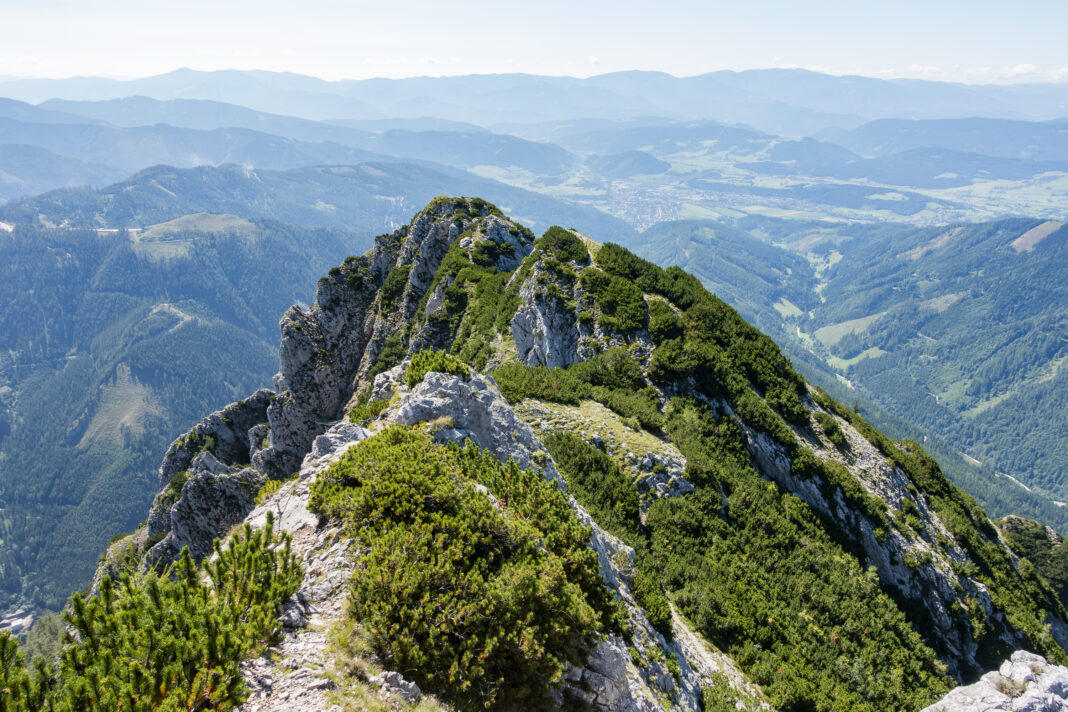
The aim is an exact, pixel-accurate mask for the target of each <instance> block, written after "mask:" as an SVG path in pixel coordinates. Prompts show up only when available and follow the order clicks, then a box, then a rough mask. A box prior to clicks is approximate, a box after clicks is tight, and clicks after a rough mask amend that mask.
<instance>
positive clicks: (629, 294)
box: [580, 267, 646, 334]
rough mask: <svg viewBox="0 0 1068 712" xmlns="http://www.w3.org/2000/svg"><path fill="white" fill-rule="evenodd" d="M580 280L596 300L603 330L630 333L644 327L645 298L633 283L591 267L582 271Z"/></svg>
mask: <svg viewBox="0 0 1068 712" xmlns="http://www.w3.org/2000/svg"><path fill="white" fill-rule="evenodd" d="M580 281H581V282H582V288H583V289H585V290H586V291H587V292H588V293H589V294H590V296H592V297H593V298H594V300H595V301H596V302H597V307H598V309H599V311H600V316H599V321H600V323H601V326H603V327H604V328H605V329H607V330H609V331H613V332H616V333H619V334H631V333H634V332H635V331H638V330H639V329H641V328H643V327H644V326H645V319H646V308H645V297H644V295H643V294H642V290H641V289H639V288H638V287H637V286H635V285H634V283H633V282H628V281H627V280H625V279H622V278H620V277H616V276H615V275H611V274H608V273H607V272H602V271H601V270H599V269H596V268H592V267H591V268H589V269H586V270H583V271H582V276H581V277H580Z"/></svg>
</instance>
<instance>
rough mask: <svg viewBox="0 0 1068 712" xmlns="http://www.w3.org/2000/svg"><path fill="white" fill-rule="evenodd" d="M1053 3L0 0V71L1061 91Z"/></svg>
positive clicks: (1067, 20)
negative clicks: (783, 80) (863, 80)
mask: <svg viewBox="0 0 1068 712" xmlns="http://www.w3.org/2000/svg"><path fill="white" fill-rule="evenodd" d="M1065 27H1068V2H1066V1H1065V0H1017V1H1016V2H1012V3H1009V2H1005V0H999V1H997V2H992V1H989V0H922V1H921V0H894V1H893V2H889V1H887V0H818V1H815V2H812V1H809V2H806V1H804V0H792V1H791V0H744V1H739V0H733V1H731V2H721V1H719V0H712V1H706V2H699V1H691V0H683V1H678V0H658V1H657V2H649V1H648V0H645V1H644V2H631V1H630V0H615V1H614V2H602V1H601V0H593V1H589V2H583V1H582V0H569V1H564V0H540V1H538V0H535V1H531V0H524V1H522V2H518V1H514V0H496V1H484V0H476V1H465V0H452V1H450V2H442V1H440V0H439V1H438V2H415V1H413V0H374V1H373V2H369V1H368V0H346V1H342V0H302V1H301V2H292V1H290V2H282V1H280V0H255V1H253V0H234V1H230V2H227V1H225V0H216V1H215V2H206V1H205V0H185V1H184V2H167V3H162V2H153V1H152V0H139V1H133V0H94V1H93V2H85V1H84V0H33V2H26V1H25V0H17V1H12V0H0V76H9V77H14V76H20V77H68V76H76V75H102V76H111V77H121V78H132V77H142V76H149V75H153V74H161V73H164V72H167V71H170V70H173V69H177V68H179V67H191V68H193V69H200V70H213V69H266V70H273V71H291V72H296V73H300V74H309V75H313V76H318V77H322V78H324V79H331V80H333V79H364V78H369V77H406V76H420V75H429V76H440V75H456V74H474V73H478V74H482V73H504V72H526V73H531V74H550V75H570V76H580V77H582V76H590V75H593V74H602V73H606V72H613V71H621V70H630V69H644V70H660V71H665V72H668V73H671V74H674V75H676V76H690V75H694V74H701V73H704V72H709V71H716V70H720V69H735V70H741V69H751V68H764V67H805V68H808V69H813V70H816V71H822V72H827V73H831V74H863V75H867V76H876V77H916V78H925V79H938V80H948V81H961V82H971V83H988V82H1017V81H1058V82H1068V42H1065V41H1064V38H1063V34H1064V28H1065Z"/></svg>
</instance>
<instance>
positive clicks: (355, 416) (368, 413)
mask: <svg viewBox="0 0 1068 712" xmlns="http://www.w3.org/2000/svg"><path fill="white" fill-rule="evenodd" d="M388 407H389V399H388V398H377V399H375V400H369V401H367V402H366V403H359V404H357V405H356V407H355V408H353V409H352V411H351V412H350V413H349V422H350V423H366V422H367V421H369V420H374V419H375V418H377V417H378V416H380V415H382V413H383V411H385V409H386V408H388Z"/></svg>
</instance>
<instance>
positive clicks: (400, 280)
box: [378, 263, 412, 314]
mask: <svg viewBox="0 0 1068 712" xmlns="http://www.w3.org/2000/svg"><path fill="white" fill-rule="evenodd" d="M411 271H412V264H411V263H408V264H406V265H397V266H396V267H394V268H393V269H391V270H390V271H389V274H387V275H386V279H385V280H384V281H383V282H382V289H381V290H380V291H379V293H378V311H379V313H380V314H385V313H386V312H388V311H390V310H391V309H393V307H395V306H396V305H397V298H398V297H399V296H400V295H401V294H402V293H403V292H404V288H405V287H406V286H408V275H409V274H410V273H411Z"/></svg>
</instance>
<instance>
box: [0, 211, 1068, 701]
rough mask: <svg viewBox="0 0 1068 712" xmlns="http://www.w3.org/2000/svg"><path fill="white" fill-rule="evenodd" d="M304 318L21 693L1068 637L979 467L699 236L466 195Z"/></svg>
mask: <svg viewBox="0 0 1068 712" xmlns="http://www.w3.org/2000/svg"><path fill="white" fill-rule="evenodd" d="M281 332H282V342H281V349H280V372H279V374H278V375H277V376H276V378H275V384H274V388H273V389H272V390H267V389H265V390H261V391H258V392H257V393H255V394H253V395H252V396H250V397H249V398H246V399H245V400H243V401H240V402H237V403H234V404H232V405H230V406H228V407H227V408H226V409H224V410H222V411H219V412H217V413H213V414H212V415H210V416H208V417H207V418H205V419H204V420H202V421H201V422H200V423H198V424H197V425H195V426H194V427H193V428H192V429H191V430H190V431H189V433H187V434H186V435H184V436H182V437H181V438H179V439H178V440H176V441H175V442H174V443H173V444H172V445H171V447H170V449H169V450H168V452H167V453H166V456H165V457H164V460H163V463H162V465H161V467H160V471H159V475H160V481H159V484H160V492H159V494H158V495H157V497H156V500H155V502H154V503H153V505H152V509H151V512H150V515H149V518H148V520H147V522H146V523H145V525H144V526H143V527H142V528H141V529H140V530H139V531H138V532H136V533H134V534H133V535H130V536H129V537H127V538H125V539H122V540H120V541H118V542H116V543H115V544H113V545H112V546H111V547H110V548H109V550H108V552H107V553H106V554H105V556H104V557H103V561H102V564H101V566H100V568H99V570H98V572H97V577H96V581H95V582H94V587H93V588H94V592H95V593H96V594H97V595H96V596H95V597H93V598H90V599H88V600H83V599H82V598H80V597H75V599H74V601H73V603H72V612H71V621H72V624H73V625H74V627H75V629H76V630H77V631H78V633H79V635H78V636H75V639H74V640H73V641H72V642H71V643H69V644H68V646H67V648H66V649H65V651H64V653H63V656H62V661H61V663H60V673H61V674H60V675H59V676H58V678H57V677H51V678H48V677H47V676H46V675H45V673H44V672H41V673H39V675H38V677H37V678H36V679H34V678H33V676H32V675H30V674H28V673H25V674H22V676H21V677H20V676H19V674H18V673H17V672H16V671H15V669H14V668H12V667H5V668H3V669H2V671H3V673H4V676H5V677H4V678H0V682H8V683H9V684H11V685H13V686H14V689H21V690H25V691H26V692H25V695H24V696H23V697H13V698H12V699H16V700H21V699H26V700H29V702H27V703H26V704H25V705H24V706H23V707H18V706H16V707H14V709H17V710H22V709H38V707H35V706H33V703H32V700H33V699H48V700H53V701H55V706H56V708H58V709H62V708H63V707H62V705H64V704H66V705H67V706H68V707H71V708H76V709H85V708H91V709H111V707H107V706H106V705H104V704H103V703H99V702H96V703H93V702H92V701H93V700H94V699H109V700H120V699H123V700H129V703H128V708H130V709H154V708H156V707H158V706H159V705H160V704H166V705H169V706H170V707H168V708H174V709H194V708H195V709H220V710H221V709H231V708H233V707H234V706H235V705H237V704H243V705H244V706H243V709H246V710H280V709H308V710H311V709H365V708H366V709H379V708H384V707H387V706H388V707H389V708H391V709H408V708H413V709H414V708H415V707H416V706H417V705H418V706H419V709H434V708H438V707H440V708H443V709H478V708H492V709H535V708H536V709H542V708H553V707H568V708H570V707H582V708H594V709H603V710H658V709H672V708H680V709H685V710H694V711H695V712H696V710H701V709H704V710H727V709H740V708H744V709H753V710H755V709H771V708H775V709H783V710H801V709H815V710H841V709H850V710H890V709H919V708H921V707H924V706H925V705H928V704H931V703H932V702H935V701H936V700H937V699H938V698H939V697H941V696H942V695H943V694H944V693H945V692H946V691H947V690H949V689H950V688H951V687H953V686H954V684H956V683H957V682H971V681H973V680H975V679H976V678H978V677H979V676H980V675H981V674H982V673H983V672H984V671H986V670H990V669H992V668H996V667H997V666H998V665H1000V664H1001V661H1002V660H1004V659H1006V658H1008V657H1009V656H1010V655H1012V654H1013V653H1014V651H1018V650H1021V649H1025V650H1028V651H1030V652H1031V653H1033V654H1037V655H1033V656H1031V657H1027V658H1026V659H1025V658H1023V657H1020V656H1019V655H1013V657H1012V661H1015V662H1014V663H1013V664H1016V662H1020V661H1023V662H1020V664H1023V663H1024V662H1027V661H1032V662H1034V661H1035V660H1036V659H1037V657H1038V655H1042V656H1045V658H1046V659H1047V660H1048V661H1049V663H1052V665H1050V668H1051V669H1056V668H1055V665H1056V664H1064V663H1066V662H1068V655H1066V654H1065V646H1068V627H1066V620H1068V614H1066V612H1065V609H1064V607H1063V605H1062V603H1061V602H1060V601H1059V600H1058V598H1057V596H1056V594H1055V592H1054V591H1053V589H1052V588H1051V587H1050V586H1049V585H1048V584H1047V583H1046V581H1045V580H1044V579H1043V578H1042V577H1041V576H1040V575H1039V574H1038V573H1036V570H1035V566H1033V565H1032V564H1031V562H1029V561H1027V560H1026V559H1021V558H1019V557H1018V556H1017V555H1016V554H1015V553H1014V552H1013V551H1012V550H1011V549H1010V548H1009V547H1008V546H1007V545H1006V544H1005V543H1004V542H1003V541H1002V539H1001V537H1000V535H999V532H998V530H997V529H996V528H995V527H994V525H993V524H992V523H991V522H990V521H989V519H988V518H987V517H986V515H985V513H984V512H983V511H982V510H981V509H980V508H979V507H978V506H977V505H976V504H975V502H974V500H973V499H972V498H971V497H970V496H968V495H967V494H965V493H963V492H962V491H961V490H959V489H958V488H956V487H955V486H954V485H953V484H951V483H950V482H949V481H948V480H947V479H946V478H945V477H944V476H943V475H942V473H941V472H940V470H939V468H938V466H937V464H936V463H935V462H934V460H933V459H931V458H930V457H929V456H927V455H926V454H925V453H924V452H923V451H922V449H921V448H920V447H919V446H918V445H917V444H916V443H913V442H895V441H891V440H890V439H888V438H886V437H885V436H883V435H882V434H881V433H879V432H878V431H876V430H875V429H873V428H872V427H871V426H869V425H868V424H867V423H866V422H865V421H864V420H863V419H862V418H861V417H860V416H859V415H858V414H857V413H855V412H853V411H851V410H849V409H847V408H844V407H842V406H841V405H839V404H838V403H836V402H834V401H833V400H832V399H830V398H829V397H828V396H827V395H826V394H825V393H823V392H822V391H820V390H819V389H815V388H813V387H811V386H809V385H808V384H807V383H806V382H805V381H804V379H803V378H801V377H800V376H799V375H798V374H797V373H796V372H795V371H794V370H793V368H792V367H791V365H790V363H789V362H788V361H787V360H786V359H785V358H784V357H783V356H782V354H781V353H780V351H779V349H778V347H777V346H776V345H775V344H774V343H773V342H772V341H771V340H770V339H769V338H767V337H766V336H764V335H763V334H761V333H760V332H758V331H757V330H756V329H754V328H753V327H752V326H750V325H749V324H748V323H746V322H745V321H744V320H743V319H742V318H741V317H739V316H738V314H737V313H736V312H735V311H734V310H733V309H731V308H730V307H729V306H728V305H726V304H725V303H723V302H722V301H720V300H719V299H717V298H716V297H715V296H713V295H711V294H709V293H708V292H707V291H706V290H705V289H704V288H703V287H702V286H701V284H700V282H699V281H698V280H697V279H696V278H694V277H693V276H691V275H689V274H687V273H685V272H683V271H682V270H680V269H678V268H669V269H666V270H665V269H661V268H659V267H657V266H655V265H653V264H652V263H649V262H646V261H644V260H641V259H639V258H638V257H636V256H635V255H633V254H632V253H630V252H628V251H627V250H625V249H623V248H621V247H619V246H618V245H615V244H611V243H605V244H598V243H596V242H594V241H592V240H589V239H588V238H585V237H584V236H583V235H581V234H580V233H578V232H576V231H574V230H569V229H564V228H560V227H553V228H550V229H549V230H547V231H546V232H545V233H544V235H542V236H541V237H540V238H536V237H535V235H534V234H533V233H531V232H530V231H529V230H528V229H526V228H524V227H523V226H522V225H519V224H518V223H516V222H514V221H512V220H510V219H509V218H507V217H506V216H504V215H503V214H501V212H500V211H499V210H497V209H496V208H495V207H494V206H493V205H491V204H489V203H486V202H485V201H482V200H479V199H472V198H450V197H441V198H437V199H435V200H434V201H433V202H431V203H430V204H429V205H428V206H427V207H426V208H424V209H423V210H422V211H420V212H419V213H418V214H417V215H416V216H415V217H414V218H413V219H412V221H411V223H410V224H408V225H406V226H404V227H402V228H400V229H399V230H397V231H395V232H393V233H391V234H388V235H382V236H379V237H378V238H376V240H375V244H374V247H373V249H372V250H370V251H369V252H368V253H366V254H365V255H363V256H360V257H350V258H348V259H346V260H345V261H344V262H343V264H341V265H339V266H338V267H335V268H334V269H332V270H330V272H329V274H327V275H326V276H324V277H323V278H322V279H320V281H319V285H318V290H317V295H316V300H315V303H313V304H312V306H311V307H310V308H307V309H304V308H300V307H293V308H291V309H290V310H289V311H287V312H286V314H285V315H284V316H283V318H282V320H281ZM235 530H236V534H234V535H233V536H232V537H230V538H229V541H230V542H231V543H230V544H229V545H228V546H227V547H220V546H219V545H218V544H217V543H216V544H213V541H214V540H216V539H220V538H221V539H223V540H226V539H227V538H228V534H230V532H231V531H235ZM137 562H140V566H139V567H138V566H132V567H131V564H137ZM198 563H199V565H200V566H201V567H202V568H201V569H200V571H201V573H200V574H199V575H198V573H197V569H196V567H197V564H198ZM150 564H151V565H150ZM164 567H171V568H170V569H167V570H169V571H171V572H172V574H174V575H173V576H172V577H171V578H167V577H162V578H157V577H155V574H154V573H152V572H153V571H156V570H160V569H161V568H164ZM131 569H134V570H136V571H135V572H134V573H133V574H131V573H130V571H131ZM124 571H125V573H124ZM202 578H203V579H206V580H208V582H209V583H210V586H206V585H205V584H204V583H201V580H202ZM114 581H119V582H121V583H114ZM167 596H172V598H167ZM160 600H173V601H175V602H176V603H174V605H173V606H172V607H171V608H167V607H166V606H162V605H161V604H160V603H159V601H160ZM189 600H196V601H201V602H202V603H199V604H196V605H194V606H192V607H191V610H194V611H203V610H207V611H209V614H206V615H208V618H207V620H208V621H209V622H208V623H205V625H207V626H209V627H210V628H211V630H212V631H213V633H212V634H210V635H208V636H206V637H205V636H204V635H203V634H202V633H197V630H198V629H197V628H196V627H193V626H191V625H184V624H180V623H181V621H180V620H176V619H173V618H168V617H167V614H166V613H165V612H164V611H165V610H172V611H175V610H176V611H184V610H186V608H188V607H189V606H190V604H188V601H189ZM233 601H236V602H238V603H239V604H241V605H243V606H244V607H243V608H242V607H240V606H238V607H239V609H240V610H241V611H247V612H248V614H247V615H245V614H240V615H237V617H236V619H235V618H234V615H235V614H234V613H233V611H234V608H235V605H236V604H233V603H232V602H233ZM227 602H230V603H227ZM242 602H247V603H242ZM224 603H225V604H226V605H224ZM214 611H218V613H215V612H214ZM178 618H179V619H180V618H182V616H178ZM119 621H122V622H123V624H122V625H119V624H118V622H119ZM144 626H152V630H147V631H146V630H143V628H144ZM138 630H141V632H140V633H138V632H137V631H138ZM161 641H163V642H162V643H161ZM174 641H178V642H174ZM218 641H224V642H225V644H221V643H219V642H218ZM94 646H96V647H94ZM101 646H103V649H106V650H107V651H108V652H107V654H106V655H99V654H96V653H95V651H97V650H100V649H101ZM5 649H6V648H5ZM171 650H174V651H177V652H175V653H174V654H173V660H172V659H171V658H168V657H167V656H168V655H170V654H171V653H170V652H169V651H171ZM257 656H258V657H257ZM1017 658H1019V660H1017ZM142 660H144V661H146V662H141V661H142ZM1035 664H1036V665H1037V664H1038V663H1037V662H1035ZM1046 664H1047V663H1045V662H1043V663H1042V665H1046ZM1006 670H1007V672H1006V673H1005V675H1006V679H1011V680H1015V679H1016V678H1015V677H1013V675H1016V674H1017V673H1020V675H1023V674H1024V673H1023V672H1021V671H1022V668H1020V669H1019V670H1017V669H1016V668H1015V667H1011V666H1010V668H1006ZM156 671H158V674H157V672H156ZM1058 674H1059V673H1058ZM42 675H45V676H44V677H42ZM1024 677H1026V675H1024ZM1054 677H1056V675H1052V676H1049V679H1053V678H1054ZM984 679H985V678H984ZM1036 679H1037V678H1036ZM1042 679H1047V678H1045V677H1044V678H1042ZM1058 679H1059V678H1058ZM10 681H14V682H10ZM224 693H225V694H224ZM1050 694H1052V693H1050ZM33 695H38V697H37V698H34V697H33ZM1006 699H1007V698H1006ZM182 700H193V701H194V702H195V704H196V706H192V705H193V704H194V703H189V705H187V704H186V703H185V702H183V701H182ZM86 701H88V702H89V703H90V706H89V707H79V704H83V703H85V702H86ZM15 704H16V705H17V704H21V703H20V702H18V701H16V703H15Z"/></svg>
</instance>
